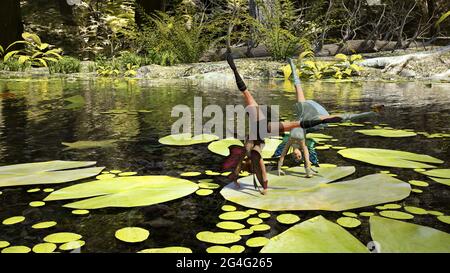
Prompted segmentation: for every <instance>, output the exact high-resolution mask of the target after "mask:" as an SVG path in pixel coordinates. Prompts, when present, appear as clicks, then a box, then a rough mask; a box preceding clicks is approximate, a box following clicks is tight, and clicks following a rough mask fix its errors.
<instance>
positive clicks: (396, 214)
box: [380, 210, 414, 220]
mask: <svg viewBox="0 0 450 273" xmlns="http://www.w3.org/2000/svg"><path fill="white" fill-rule="evenodd" d="M380 215H381V216H384V217H388V218H393V219H401V220H407V219H413V218H414V215H412V214H409V213H406V212H402V211H396V210H383V211H381V212H380Z"/></svg>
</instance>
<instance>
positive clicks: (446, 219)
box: [437, 215, 450, 224]
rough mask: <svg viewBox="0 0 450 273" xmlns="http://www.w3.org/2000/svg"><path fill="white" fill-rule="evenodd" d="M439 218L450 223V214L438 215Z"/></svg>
mask: <svg viewBox="0 0 450 273" xmlns="http://www.w3.org/2000/svg"><path fill="white" fill-rule="evenodd" d="M437 219H438V220H439V221H441V222H443V223H446V224H450V216H444V215H442V216H438V217H437Z"/></svg>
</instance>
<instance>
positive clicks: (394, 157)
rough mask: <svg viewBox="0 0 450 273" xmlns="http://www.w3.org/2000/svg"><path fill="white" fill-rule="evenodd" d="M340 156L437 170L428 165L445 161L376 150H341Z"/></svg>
mask: <svg viewBox="0 0 450 273" xmlns="http://www.w3.org/2000/svg"><path fill="white" fill-rule="evenodd" d="M338 154H340V155H342V156H343V157H345V158H349V159H353V160H359V161H362V162H366V163H369V164H373V165H378V166H385V167H397V168H411V169H415V168H436V167H435V166H432V165H428V164H425V163H422V162H426V163H436V164H441V163H444V161H442V160H440V159H437V158H434V157H432V156H429V155H421V154H416V153H410V152H403V151H396V150H386V149H374V148H349V149H343V150H339V151H338Z"/></svg>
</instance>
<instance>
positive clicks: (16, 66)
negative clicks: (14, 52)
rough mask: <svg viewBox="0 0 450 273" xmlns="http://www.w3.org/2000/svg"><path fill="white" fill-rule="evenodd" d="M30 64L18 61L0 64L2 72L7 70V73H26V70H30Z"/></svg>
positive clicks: (10, 60)
mask: <svg viewBox="0 0 450 273" xmlns="http://www.w3.org/2000/svg"><path fill="white" fill-rule="evenodd" d="M29 67H30V64H29V63H25V64H20V63H19V61H18V60H17V59H13V58H12V59H9V60H8V61H6V62H3V61H2V62H0V70H6V71H24V70H25V69H27V68H29Z"/></svg>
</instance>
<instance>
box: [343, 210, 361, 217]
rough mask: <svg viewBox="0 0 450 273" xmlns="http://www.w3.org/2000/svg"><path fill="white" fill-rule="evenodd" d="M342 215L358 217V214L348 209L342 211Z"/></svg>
mask: <svg viewBox="0 0 450 273" xmlns="http://www.w3.org/2000/svg"><path fill="white" fill-rule="evenodd" d="M342 215H344V216H347V217H353V218H356V217H358V214H356V213H353V212H349V211H346V212H343V213H342Z"/></svg>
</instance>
